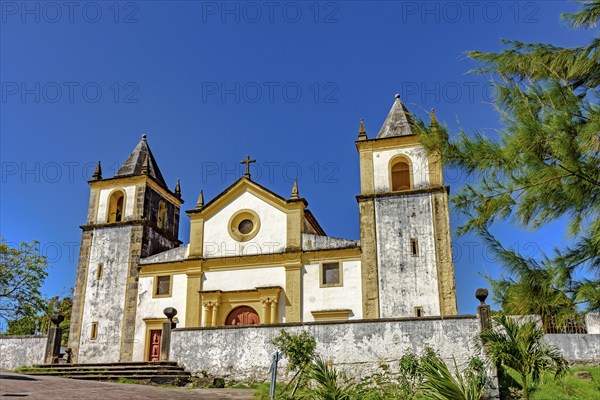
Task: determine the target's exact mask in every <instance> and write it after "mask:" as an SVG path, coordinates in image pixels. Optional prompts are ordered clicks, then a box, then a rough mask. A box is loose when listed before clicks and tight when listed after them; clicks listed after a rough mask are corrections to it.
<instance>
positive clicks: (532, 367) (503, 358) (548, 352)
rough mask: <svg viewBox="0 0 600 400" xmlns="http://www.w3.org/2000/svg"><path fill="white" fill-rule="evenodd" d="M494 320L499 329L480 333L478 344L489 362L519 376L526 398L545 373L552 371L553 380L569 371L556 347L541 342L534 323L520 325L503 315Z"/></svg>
mask: <svg viewBox="0 0 600 400" xmlns="http://www.w3.org/2000/svg"><path fill="white" fill-rule="evenodd" d="M493 321H494V323H495V324H496V325H497V328H499V329H494V328H492V329H486V330H483V331H482V332H481V333H480V334H479V340H478V341H479V345H480V346H482V347H483V348H485V351H486V353H487V354H488V356H489V357H490V359H491V361H492V362H494V363H495V364H496V365H501V366H503V367H504V368H508V369H512V370H513V371H515V372H516V373H517V374H518V375H519V377H520V379H521V386H522V388H523V392H522V394H523V397H524V398H525V399H528V398H529V394H530V392H531V389H532V388H534V387H535V385H536V384H537V383H538V382H539V381H540V378H541V376H542V374H543V373H544V371H553V372H554V373H555V377H559V376H562V375H564V374H565V373H566V372H567V371H568V369H569V367H568V364H567V362H566V361H565V359H564V358H563V356H562V353H561V352H560V350H559V349H558V348H557V347H556V346H550V345H548V344H547V343H545V342H544V331H543V330H542V329H540V328H538V327H537V325H536V323H535V321H531V322H526V323H522V324H520V323H518V322H516V321H514V320H512V319H510V318H509V317H507V316H506V315H499V316H495V317H493Z"/></svg>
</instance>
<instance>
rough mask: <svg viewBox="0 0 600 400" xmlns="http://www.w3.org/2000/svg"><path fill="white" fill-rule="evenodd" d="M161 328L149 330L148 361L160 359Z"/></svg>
mask: <svg viewBox="0 0 600 400" xmlns="http://www.w3.org/2000/svg"><path fill="white" fill-rule="evenodd" d="M161 337H162V330H161V329H156V330H151V331H150V351H149V353H148V361H160V339H161Z"/></svg>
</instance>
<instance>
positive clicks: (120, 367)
mask: <svg viewBox="0 0 600 400" xmlns="http://www.w3.org/2000/svg"><path fill="white" fill-rule="evenodd" d="M19 372H21V373H24V374H27V375H36V376H58V377H62V378H72V379H84V380H97V381H119V380H131V381H142V383H149V384H167V385H177V386H183V385H185V384H187V383H188V382H189V379H190V373H189V372H187V371H185V369H184V368H183V367H181V366H178V365H177V363H175V362H129V363H110V364H41V365H34V366H33V367H30V368H23V369H22V370H21V371H19Z"/></svg>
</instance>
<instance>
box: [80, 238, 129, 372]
mask: <svg viewBox="0 0 600 400" xmlns="http://www.w3.org/2000/svg"><path fill="white" fill-rule="evenodd" d="M131 230H132V227H131V226H116V227H106V228H100V229H94V236H93V242H92V245H91V251H90V257H89V268H88V271H87V275H88V276H87V278H86V281H87V285H86V289H85V306H84V309H83V316H82V322H81V338H80V343H79V346H80V347H79V355H78V356H79V357H78V360H77V361H78V362H80V363H92V362H117V361H119V344H120V342H121V335H122V327H123V312H124V310H123V308H124V303H125V288H126V283H127V276H128V259H129V251H130V238H131ZM100 263H102V264H103V273H102V276H101V277H100V279H98V277H97V271H98V265H99V264H100ZM94 322H97V323H98V335H97V338H96V339H92V338H91V337H90V332H91V327H92V323H94Z"/></svg>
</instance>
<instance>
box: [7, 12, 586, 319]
mask: <svg viewBox="0 0 600 400" xmlns="http://www.w3.org/2000/svg"><path fill="white" fill-rule="evenodd" d="M0 6H1V9H0V18H1V27H0V34H1V38H0V46H1V48H0V56H1V61H0V68H1V69H0V74H1V75H0V81H1V83H2V88H1V89H2V90H1V96H2V98H1V102H0V106H1V115H0V131H1V149H0V156H1V167H2V170H1V173H2V175H1V177H0V178H1V198H0V199H1V203H0V207H1V209H0V232H1V234H2V235H3V236H4V238H5V239H6V241H8V242H20V241H31V240H34V239H36V240H39V241H40V242H41V247H42V252H44V254H47V255H48V257H49V260H50V262H51V264H52V267H51V269H50V274H49V276H48V279H47V281H46V284H45V285H44V291H45V293H46V294H47V295H55V294H66V293H68V290H69V289H70V288H71V287H72V286H73V284H74V280H75V273H76V267H77V254H78V250H79V241H80V238H81V230H80V229H79V225H82V224H83V223H84V222H85V216H86V211H87V205H88V198H89V187H88V185H87V183H86V180H88V179H89V178H90V177H91V174H92V172H93V165H94V163H95V162H96V161H97V160H102V164H103V166H104V177H109V176H112V174H114V172H115V170H116V168H117V167H118V165H120V163H122V162H123V161H124V160H125V158H126V157H127V156H128V155H129V153H130V151H131V150H132V149H133V147H134V146H135V145H136V143H137V142H138V141H139V139H140V135H141V133H142V132H145V133H147V135H148V142H149V144H150V147H151V148H152V150H153V152H154V155H155V157H156V159H157V161H158V163H159V165H160V168H161V169H162V173H163V175H164V176H165V179H166V180H167V181H168V183H169V184H170V186H171V188H173V187H174V185H175V181H176V179H177V178H180V179H181V186H182V192H183V198H184V200H185V201H186V204H184V206H183V209H184V210H186V209H189V208H193V206H194V204H195V202H196V198H197V196H198V192H199V191H200V190H201V189H203V190H204V194H205V199H206V200H209V199H211V198H212V197H213V196H215V195H217V194H218V193H219V192H220V191H221V190H223V189H224V188H226V187H227V186H228V185H229V184H231V183H232V182H233V181H234V180H235V179H236V178H237V177H238V176H239V173H240V172H241V171H239V170H237V168H238V167H239V160H241V159H242V158H243V157H245V156H246V154H250V155H251V156H252V157H253V158H256V159H257V160H258V163H257V165H258V167H260V169H261V174H260V176H259V173H258V172H255V173H254V177H255V179H256V180H257V181H258V182H260V183H262V184H263V185H265V186H267V187H269V188H271V189H272V190H274V191H275V192H277V193H280V194H281V195H284V196H287V195H288V194H289V192H290V190H291V187H292V181H293V178H294V177H296V176H297V177H298V178H299V186H300V193H301V195H302V196H304V197H305V198H307V200H308V201H309V203H310V206H309V207H310V209H311V210H312V211H313V212H314V214H315V215H316V217H317V219H318V220H319V221H320V223H321V224H322V226H323V227H324V229H325V231H326V232H327V233H328V234H329V235H331V236H337V237H348V238H358V236H359V227H358V210H357V203H356V200H355V195H356V194H358V193H359V170H358V155H357V152H356V149H355V145H354V141H355V139H356V137H357V131H358V124H359V120H360V118H361V117H362V118H364V119H365V124H366V127H367V133H368V135H369V136H370V137H373V136H374V135H376V134H377V131H378V130H379V127H380V125H381V124H382V122H383V120H384V118H385V116H386V115H387V113H388V111H389V109H390V107H391V105H392V102H393V100H394V94H395V93H400V94H401V96H402V100H403V101H404V102H405V104H406V105H407V107H408V108H409V109H410V110H411V111H412V112H414V113H416V114H417V115H418V116H421V117H426V112H428V111H429V110H430V109H431V108H432V107H435V109H436V113H437V115H438V118H439V119H440V120H442V121H444V122H445V123H447V124H448V125H449V127H450V128H451V130H452V132H457V130H458V129H459V128H460V127H462V128H463V129H465V130H466V131H468V132H473V131H475V130H479V131H483V132H486V133H489V134H494V129H497V128H498V127H499V121H498V115H497V113H496V112H495V111H494V109H493V107H492V106H491V105H490V104H489V103H490V100H491V94H490V92H489V86H488V85H487V83H486V78H485V77H480V76H476V75H470V74H466V72H467V71H469V70H470V69H471V68H473V67H474V65H473V63H472V62H471V61H470V60H468V59H466V57H465V51H467V50H483V51H497V50H499V49H500V48H501V44H500V42H499V39H500V38H506V39H518V40H521V41H525V42H538V41H541V42H550V43H553V44H555V45H559V46H575V45H580V44H584V43H587V41H588V40H589V38H590V35H591V34H590V32H587V33H586V32H574V31H571V30H569V29H567V28H566V27H565V26H564V24H563V23H562V22H561V21H560V18H559V14H560V13H562V12H571V11H573V10H575V9H576V5H575V4H573V3H570V2H565V1H544V2H527V1H521V2H517V1H502V2H442V1H439V2H437V1H430V2H412V1H405V2H400V1H398V2H392V1H383V2H368V1H351V2H319V3H317V2H312V1H309V2H304V1H302V2H273V3H270V2H245V3H244V2H227V3H223V2H211V1H207V2H202V1H198V2H192V1H189V2H188V1H179V2H177V1H175V2H166V1H146V2H139V3H134V2H120V3H116V2H112V1H110V2H103V1H99V2H87V1H82V2H74V3H72V5H65V4H63V2H50V3H44V2H26V3H25V2H13V1H3V2H1V3H0ZM445 173H446V183H447V184H449V185H450V186H451V190H452V191H455V190H456V189H457V188H458V187H460V186H461V185H463V184H464V183H465V182H466V181H468V179H467V178H466V177H465V176H463V175H460V174H457V173H456V171H450V170H447V171H445ZM459 223H460V217H459V216H458V215H456V214H455V213H453V214H452V216H451V224H452V227H453V229H455V228H456V227H457V226H458V224H459ZM494 232H495V233H497V234H498V236H499V237H500V238H501V239H502V240H503V241H505V243H507V244H509V245H515V246H517V247H518V248H519V249H521V250H522V251H523V252H525V254H533V252H539V251H542V250H544V251H549V250H551V248H552V246H553V245H554V244H560V243H562V242H564V241H565V240H567V239H568V238H567V237H566V234H565V229H564V225H563V224H562V223H560V222H558V223H555V224H553V225H551V226H547V227H545V228H544V229H542V230H540V231H538V232H525V231H522V230H519V229H518V228H516V227H514V226H512V225H510V224H504V225H499V226H496V227H495V229H494ZM180 238H181V240H182V241H184V242H187V241H188V240H189V220H188V218H187V216H186V215H185V214H183V215H182V218H181V227H180ZM453 241H454V255H455V258H454V262H455V270H456V280H457V289H458V302H459V311H460V312H461V313H472V312H474V309H475V306H476V300H475V299H474V297H473V294H474V291H475V289H476V288H477V287H480V286H486V282H485V279H484V278H483V277H482V274H487V273H489V274H491V275H493V276H497V275H498V274H499V271H500V270H499V267H498V266H497V265H496V264H495V262H494V260H493V258H492V257H491V256H490V255H489V254H488V253H487V252H486V251H485V249H484V248H483V246H482V244H481V243H479V242H478V241H477V239H476V238H473V237H470V236H463V237H458V236H456V235H455V234H453Z"/></svg>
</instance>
